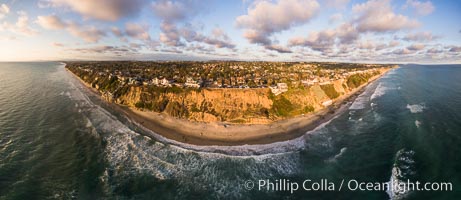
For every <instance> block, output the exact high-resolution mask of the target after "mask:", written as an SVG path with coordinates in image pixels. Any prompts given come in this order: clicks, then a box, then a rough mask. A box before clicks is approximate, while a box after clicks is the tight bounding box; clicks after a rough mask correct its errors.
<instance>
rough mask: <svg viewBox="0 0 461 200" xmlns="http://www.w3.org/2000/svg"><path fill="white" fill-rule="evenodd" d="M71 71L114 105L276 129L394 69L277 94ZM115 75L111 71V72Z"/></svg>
mask: <svg viewBox="0 0 461 200" xmlns="http://www.w3.org/2000/svg"><path fill="white" fill-rule="evenodd" d="M66 68H67V69H68V70H69V71H71V72H72V73H73V74H74V75H76V76H78V77H79V78H80V79H81V80H82V81H83V82H85V83H86V84H87V85H88V86H89V87H92V88H94V89H95V90H97V91H98V92H99V93H100V94H101V96H102V98H103V99H105V100H107V101H108V102H112V103H116V104H119V105H122V106H126V107H128V108H130V109H134V110H138V111H147V112H154V113H163V114H166V115H168V116H171V117H174V118H178V119H185V120H188V121H193V122H207V123H209V122H226V123H230V124H270V123H272V122H275V121H278V120H283V119H288V118H292V117H296V116H301V115H305V114H312V113H315V112H316V111H319V110H324V109H326V108H328V107H331V106H334V105H332V104H333V102H336V101H338V100H341V99H343V98H344V97H345V96H348V95H350V94H351V93H353V92H354V89H356V88H358V87H360V86H362V85H365V84H367V83H368V82H369V80H371V79H373V78H375V77H377V76H380V75H381V74H384V73H385V72H386V71H388V70H389V69H391V67H379V68H373V70H367V71H363V72H361V73H354V74H352V75H349V76H346V77H342V78H336V79H333V80H328V81H324V82H315V83H310V84H302V83H301V82H300V81H297V82H296V81H294V82H289V83H288V86H289V87H288V89H287V90H286V91H284V92H283V93H281V94H274V92H273V91H271V89H270V88H268V87H266V88H179V87H176V86H168V87H159V86H153V85H150V84H142V83H140V84H127V83H128V82H127V81H126V80H124V78H121V77H119V76H115V75H112V74H108V73H102V72H97V71H93V70H88V69H89V68H84V69H83V68H81V67H80V68H79V67H76V66H73V65H72V63H71V64H67V66H66ZM107 71H109V70H106V71H105V72H107Z"/></svg>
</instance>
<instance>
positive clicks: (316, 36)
mask: <svg viewBox="0 0 461 200" xmlns="http://www.w3.org/2000/svg"><path fill="white" fill-rule="evenodd" d="M358 38H359V32H358V31H357V30H356V29H355V27H354V26H353V25H352V24H350V23H344V24H341V25H340V26H338V27H337V28H335V29H327V30H323V31H312V32H310V33H309V35H308V36H307V37H295V38H292V39H290V40H289V42H288V44H289V46H305V47H310V48H311V49H312V50H315V51H320V52H323V53H327V52H331V51H332V49H333V48H334V47H335V46H337V45H339V44H351V43H353V42H354V41H356V40H357V39H358Z"/></svg>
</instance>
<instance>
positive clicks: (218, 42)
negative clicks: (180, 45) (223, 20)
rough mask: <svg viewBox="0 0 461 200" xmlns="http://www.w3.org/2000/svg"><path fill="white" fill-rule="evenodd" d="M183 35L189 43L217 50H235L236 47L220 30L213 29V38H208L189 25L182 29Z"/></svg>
mask: <svg viewBox="0 0 461 200" xmlns="http://www.w3.org/2000/svg"><path fill="white" fill-rule="evenodd" d="M181 35H182V36H183V37H184V39H185V40H186V41H187V42H200V43H205V44H208V45H211V46H214V47H216V48H228V49H233V48H234V47H235V45H234V44H233V43H232V42H231V41H230V39H229V36H227V34H226V33H225V32H224V31H223V30H222V29H220V28H215V29H213V31H212V32H211V36H207V35H203V34H201V33H198V32H196V31H195V30H194V27H192V26H190V25H189V26H185V27H184V28H182V29H181Z"/></svg>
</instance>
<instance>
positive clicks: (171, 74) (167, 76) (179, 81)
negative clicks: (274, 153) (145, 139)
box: [67, 61, 390, 95]
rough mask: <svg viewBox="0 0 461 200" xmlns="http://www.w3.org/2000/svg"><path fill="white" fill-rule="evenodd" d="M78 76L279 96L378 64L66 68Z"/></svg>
mask: <svg viewBox="0 0 461 200" xmlns="http://www.w3.org/2000/svg"><path fill="white" fill-rule="evenodd" d="M67 64H68V65H67V68H68V69H70V70H71V71H73V72H74V73H76V74H79V76H82V77H84V76H86V77H92V79H93V81H92V87H95V88H97V89H99V88H100V87H101V85H102V82H109V84H112V85H115V84H116V85H118V86H123V85H131V86H147V87H175V88H182V89H185V88H195V89H199V88H215V89H217V88H235V89H245V88H270V89H271V91H272V93H273V94H275V95H279V94H281V93H284V92H286V91H288V88H291V87H310V86H313V85H328V84H331V82H332V81H335V80H340V79H348V78H349V77H353V75H360V74H377V73H378V70H379V68H383V67H390V66H389V65H378V64H355V63H308V62H239V61H209V62H192V61H191V62H180V61H175V62H141V61H139V62H131V61H123V62H122V61H120V62H68V63H67Z"/></svg>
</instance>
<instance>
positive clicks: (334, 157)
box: [328, 147, 347, 162]
mask: <svg viewBox="0 0 461 200" xmlns="http://www.w3.org/2000/svg"><path fill="white" fill-rule="evenodd" d="M346 151H347V147H343V148H341V150H340V151H339V153H338V154H336V155H334V156H333V157H331V158H329V159H328V162H336V160H338V158H340V157H341V156H342V155H343V154H344V153H346Z"/></svg>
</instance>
